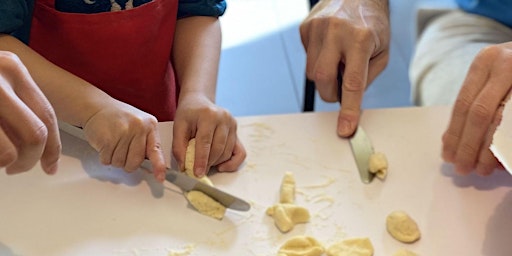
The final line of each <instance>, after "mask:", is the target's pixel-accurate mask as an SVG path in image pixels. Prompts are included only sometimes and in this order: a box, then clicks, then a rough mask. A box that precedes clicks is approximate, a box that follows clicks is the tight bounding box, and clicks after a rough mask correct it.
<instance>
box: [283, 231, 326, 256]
mask: <svg viewBox="0 0 512 256" xmlns="http://www.w3.org/2000/svg"><path fill="white" fill-rule="evenodd" d="M324 251H325V249H324V247H323V246H322V244H321V243H320V242H318V241H317V240H316V239H314V238H313V237H309V236H295V237H292V238H290V239H289V240H288V241H286V242H285V243H284V244H283V245H282V246H281V248H279V251H278V252H277V255H278V256H320V255H322V254H323V253H324Z"/></svg>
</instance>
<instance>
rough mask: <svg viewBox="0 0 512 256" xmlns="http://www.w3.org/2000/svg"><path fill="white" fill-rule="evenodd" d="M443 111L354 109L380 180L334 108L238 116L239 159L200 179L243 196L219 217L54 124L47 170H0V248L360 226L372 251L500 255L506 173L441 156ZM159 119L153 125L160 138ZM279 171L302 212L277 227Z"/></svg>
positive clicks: (136, 246) (159, 242) (326, 235)
mask: <svg viewBox="0 0 512 256" xmlns="http://www.w3.org/2000/svg"><path fill="white" fill-rule="evenodd" d="M449 114H450V109H449V108H447V107H435V108H402V109H381V110H366V111H365V112H364V114H363V119H362V123H361V125H362V126H363V127H364V128H365V130H366V132H367V133H368V135H369V136H370V137H371V139H372V141H373V145H374V148H375V150H376V151H381V152H384V153H385V154H386V155H387V158H388V161H389V165H390V168H389V174H388V177H387V179H386V180H385V181H380V180H378V179H376V180H374V182H373V183H371V184H369V185H366V184H363V183H361V182H360V181H359V175H358V173H357V171H356V165H355V162H354V160H353V157H352V153H351V150H350V147H349V143H348V141H346V140H344V139H340V138H338V137H337V136H336V134H335V124H336V117H337V113H335V112H325V113H308V114H290V115H274V116H255V117H244V118H239V119H238V120H239V134H240V137H241V139H242V141H243V142H244V144H245V146H246V148H247V151H248V158H247V161H246V163H245V164H244V166H243V168H242V169H241V170H240V171H239V172H237V173H233V174H215V175H213V176H212V177H211V179H212V181H213V182H214V184H216V186H217V187H219V188H222V189H224V190H226V191H228V192H232V193H234V194H236V195H237V196H239V197H241V198H244V199H246V200H248V201H250V202H251V203H252V204H253V207H252V210H251V211H250V212H247V213H239V212H233V211H228V212H227V214H226V216H225V218H224V219H223V220H222V221H217V220H215V219H212V218H209V217H205V216H203V215H201V214H199V213H197V212H195V211H193V210H191V209H190V208H188V207H187V203H186V201H185V199H184V198H183V196H182V195H181V194H180V193H179V191H178V190H177V189H176V188H175V187H174V186H173V185H172V184H168V183H166V184H165V185H164V186H162V185H158V184H155V182H154V181H153V179H152V177H151V176H150V175H148V174H145V173H143V172H136V173H133V174H126V173H124V172H123V171H121V170H118V169H113V168H109V167H104V166H101V164H99V163H98V161H97V154H96V153H95V152H94V150H92V149H91V148H90V147H89V146H88V145H87V144H86V143H84V142H82V141H80V140H78V139H76V138H74V137H71V136H69V135H68V134H64V133H63V134H62V136H63V137H62V138H63V143H64V149H63V156H62V159H61V168H60V170H59V173H58V174H56V175H55V176H47V175H45V174H43V173H42V171H41V169H40V167H39V166H37V167H35V168H34V170H32V171H30V172H27V173H24V174H21V175H15V176H7V175H5V174H4V173H3V172H2V173H1V174H0V176H1V177H0V255H2V256H3V255H6V256H30V255H45V256H46V255H73V256H78V255H88V256H90V255H137V256H145V255H165V256H167V255H172V254H170V253H171V252H175V253H177V252H179V251H180V250H183V252H185V251H188V252H187V253H183V254H174V255H249V256H250V255H275V254H276V252H277V249H278V247H279V246H280V245H281V244H282V243H283V242H284V241H286V239H288V238H290V237H292V236H295V235H301V234H303V235H309V236H313V237H315V238H317V239H318V240H319V241H321V242H322V243H324V244H325V245H329V244H330V243H332V242H335V241H338V240H341V239H343V238H348V237H353V236H367V237H369V238H370V240H371V241H372V243H373V245H374V247H375V255H376V256H380V255H391V254H392V253H393V252H395V251H396V250H398V249H399V248H401V247H405V248H408V249H410V250H412V251H415V252H417V253H419V254H420V255H432V256H441V255H450V256H452V255H465V256H471V255H492V256H501V255H510V254H511V252H512V243H511V242H510V237H512V190H511V186H512V178H511V176H510V174H508V173H506V172H498V173H495V174H494V175H492V176H490V177H486V178H483V177H478V176H476V175H470V176H466V177H461V176H456V175H454V174H453V168H452V167H451V166H450V165H447V164H443V162H442V160H441V158H440V147H441V134H442V132H443V131H444V129H445V127H446V125H447V119H448V116H449ZM171 125H172V124H171V123H163V124H161V129H162V131H161V135H162V136H163V139H164V140H165V141H167V142H166V145H168V146H170V144H168V141H169V140H170V139H171V138H170V137H169V136H170V134H171V132H170V127H171ZM286 171H291V172H293V173H294V175H295V178H296V182H297V186H298V193H297V204H299V205H302V206H305V207H307V208H308V209H309V210H310V212H311V213H312V219H311V221H310V223H307V224H302V225H298V226H296V227H295V228H294V229H293V230H292V231H291V232H289V233H287V234H281V233H280V232H279V231H278V230H277V229H276V227H275V226H274V224H273V220H272V219H271V218H270V217H268V216H266V215H265V210H266V208H267V207H268V206H271V205H272V204H274V203H276V202H277V199H278V191H279V184H280V182H281V179H282V177H283V174H284V173H285V172H286ZM331 199H332V201H331ZM393 210H405V211H407V212H408V213H409V214H410V215H411V216H412V217H413V218H414V219H415V220H416V221H417V223H418V225H419V227H420V229H421V232H422V238H421V239H420V240H419V241H418V242H416V243H414V244H410V245H407V244H401V243H399V242H397V241H395V240H394V239H393V238H391V237H390V236H389V235H388V234H387V231H386V229H385V218H386V215H387V214H388V213H390V212H391V211H393ZM187 246H188V247H187ZM186 248H188V249H186Z"/></svg>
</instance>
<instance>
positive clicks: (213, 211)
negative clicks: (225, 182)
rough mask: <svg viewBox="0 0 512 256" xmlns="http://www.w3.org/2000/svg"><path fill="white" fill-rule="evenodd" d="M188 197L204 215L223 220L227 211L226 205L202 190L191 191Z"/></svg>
mask: <svg viewBox="0 0 512 256" xmlns="http://www.w3.org/2000/svg"><path fill="white" fill-rule="evenodd" d="M186 197H187V199H188V201H189V203H190V204H191V205H192V206H194V208H196V210H197V211H199V212H200V213H202V214H204V215H207V216H210V217H213V218H216V219H218V220H221V219H222V218H223V217H224V214H225V213H226V207H224V206H223V205H221V204H220V203H219V202H217V201H215V200H214V199H212V198H211V197H209V196H207V195H206V194H204V193H203V192H201V191H196V190H192V191H189V192H188V193H187V194H186Z"/></svg>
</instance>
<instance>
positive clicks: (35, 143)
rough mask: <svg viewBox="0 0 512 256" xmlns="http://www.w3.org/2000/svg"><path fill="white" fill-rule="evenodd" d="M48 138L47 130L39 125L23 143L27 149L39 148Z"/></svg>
mask: <svg viewBox="0 0 512 256" xmlns="http://www.w3.org/2000/svg"><path fill="white" fill-rule="evenodd" d="M47 138H48V128H46V126H45V125H43V124H41V125H40V126H39V127H38V128H36V129H35V130H34V132H32V133H30V134H29V136H28V137H26V138H24V143H25V145H26V146H28V147H39V146H41V145H44V144H45V143H46V140H47Z"/></svg>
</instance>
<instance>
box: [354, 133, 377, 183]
mask: <svg viewBox="0 0 512 256" xmlns="http://www.w3.org/2000/svg"><path fill="white" fill-rule="evenodd" d="M350 147H351V148H352V153H354V159H355V160H356V165H357V169H358V170H359V176H360V177H361V180H362V181H363V182H364V183H370V182H372V180H373V178H374V177H375V174H373V173H371V172H370V169H369V165H370V163H369V161H370V156H371V155H372V154H373V146H372V143H371V141H370V139H369V138H368V136H366V132H365V131H364V130H363V128H361V126H358V127H357V129H356V132H355V133H354V135H352V137H351V138H350Z"/></svg>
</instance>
